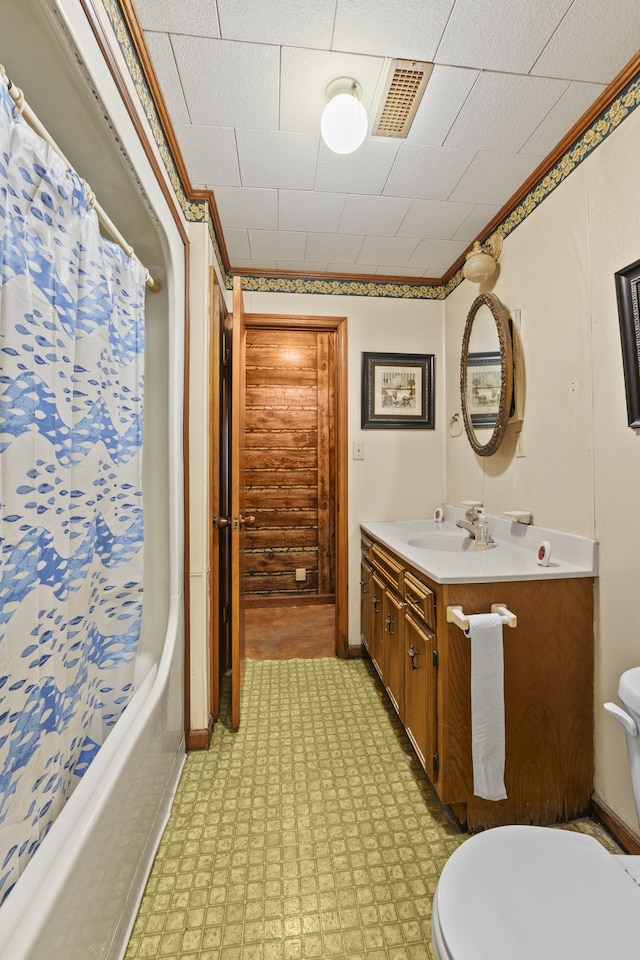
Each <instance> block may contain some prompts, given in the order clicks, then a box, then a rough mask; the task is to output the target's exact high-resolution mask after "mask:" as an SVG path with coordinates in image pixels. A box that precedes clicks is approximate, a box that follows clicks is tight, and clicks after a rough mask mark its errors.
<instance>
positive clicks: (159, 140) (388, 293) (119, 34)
mask: <svg viewBox="0 0 640 960" xmlns="http://www.w3.org/2000/svg"><path fill="white" fill-rule="evenodd" d="M103 4H104V7H105V10H106V12H107V15H108V17H109V21H110V23H111V26H112V29H113V31H114V34H115V37H116V40H117V42H118V45H119V47H120V50H121V52H122V55H123V57H124V59H125V61H126V64H127V68H128V70H129V73H130V74H131V77H132V80H133V83H134V86H135V88H136V92H137V94H138V97H139V98H140V102H141V104H142V109H143V110H144V113H145V116H146V118H147V120H148V122H149V124H150V126H151V130H152V133H153V137H154V139H155V142H156V146H157V148H158V150H159V152H160V156H161V158H162V162H163V163H164V166H165V168H166V171H167V174H168V176H169V180H170V182H171V185H172V187H173V189H174V191H175V194H176V197H177V199H178V203H179V204H180V207H181V209H182V212H183V214H184V216H185V218H186V219H187V220H189V221H191V222H195V223H202V222H206V224H207V227H208V230H209V235H210V237H211V243H212V244H213V248H214V252H215V256H216V259H217V262H218V265H219V267H220V272H221V274H222V276H223V277H224V278H225V286H226V287H227V288H228V289H231V287H232V285H233V277H232V275H231V274H230V273H228V272H227V270H226V269H225V267H224V264H223V258H222V253H221V250H220V245H219V243H218V238H217V236H216V233H215V229H214V225H213V221H212V218H211V214H210V211H209V206H208V204H207V202H206V201H204V200H191V199H190V198H189V197H188V196H187V194H186V192H185V190H184V186H183V184H182V181H181V179H180V176H179V175H178V171H177V168H176V164H175V160H174V158H173V154H172V153H171V150H170V149H169V145H168V143H167V140H166V137H165V135H164V131H163V129H162V125H161V123H160V119H159V116H158V112H157V110H156V106H155V103H154V101H153V97H152V96H151V92H150V90H149V87H148V85H147V82H146V79H145V76H144V72H143V70H142V67H141V64H140V61H139V59H138V55H137V52H136V49H135V46H134V44H133V41H132V39H131V36H130V34H129V30H128V28H127V24H126V20H125V18H124V15H123V13H122V9H121V7H120V4H119V2H118V0H103ZM638 106H640V74H638V75H636V76H635V77H634V78H633V80H631V81H630V82H629V83H628V84H627V86H626V87H625V89H624V90H623V91H622V92H621V93H620V95H619V96H618V97H617V98H616V99H615V100H614V101H613V103H611V104H610V105H609V106H608V107H607V108H606V109H605V110H604V111H603V112H602V113H601V114H600V116H599V117H597V119H596V120H594V122H593V123H592V124H591V126H590V127H589V128H588V130H586V131H585V132H584V133H583V134H582V136H581V137H580V138H579V139H578V140H577V141H576V142H575V143H574V144H573V145H572V146H571V147H570V148H569V149H568V150H567V152H566V153H565V154H564V155H563V156H562V157H561V158H560V160H558V162H557V163H556V164H555V165H554V166H553V167H552V168H551V169H550V170H549V171H548V172H547V173H546V174H545V175H544V176H543V177H542V178H541V179H540V180H539V181H538V183H537V184H536V185H535V186H534V187H533V188H532V190H530V191H529V193H528V194H527V196H526V197H524V199H523V200H521V202H520V203H519V204H518V205H517V206H516V207H515V208H514V209H513V210H512V211H511V212H510V213H509V214H508V215H507V216H506V217H505V219H504V220H503V221H502V223H501V224H499V225H498V227H497V228H496V230H497V232H498V233H501V234H502V236H503V237H507V236H508V235H509V234H510V233H511V232H512V231H513V230H515V228H516V227H517V226H518V225H519V224H520V223H522V221H523V220H525V219H526V218H527V217H528V216H529V214H531V213H533V211H534V210H535V209H536V207H538V206H539V205H540V204H541V203H542V201H543V200H545V199H546V198H547V197H548V196H549V194H550V193H552V192H553V190H555V189H556V187H558V186H559V185H560V184H561V183H562V182H563V180H565V179H566V178H567V177H568V176H569V174H571V173H573V171H574V170H575V169H576V167H578V166H579V165H580V164H581V163H582V161H583V160H585V159H586V158H587V157H588V156H589V154H590V153H592V152H593V151H594V150H595V149H596V148H597V147H599V146H600V144H601V143H602V142H603V141H604V140H605V139H606V138H607V137H608V136H609V134H611V133H612V132H613V131H614V130H615V129H616V128H617V127H619V126H620V124H621V123H622V122H623V120H625V119H626V118H627V117H628V116H629V114H630V113H632V112H633V111H634V110H635V109H636V107H638ZM462 279H463V277H462V270H461V269H460V270H457V271H456V273H455V274H453V276H452V277H450V279H449V280H448V281H447V282H446V283H444V284H434V283H427V282H425V283H419V284H416V283H401V282H398V283H390V282H388V281H380V282H379V283H378V282H376V281H369V280H353V279H349V278H345V279H344V280H340V279H337V278H330V277H279V276H270V275H269V273H268V272H265V273H264V274H255V275H243V277H242V286H243V289H245V290H248V291H262V292H267V293H322V294H331V295H341V296H351V297H392V298H396V299H412V300H445V299H446V298H447V297H448V296H449V294H450V293H451V292H452V291H453V290H455V288H456V287H457V286H458V284H459V283H461V282H462Z"/></svg>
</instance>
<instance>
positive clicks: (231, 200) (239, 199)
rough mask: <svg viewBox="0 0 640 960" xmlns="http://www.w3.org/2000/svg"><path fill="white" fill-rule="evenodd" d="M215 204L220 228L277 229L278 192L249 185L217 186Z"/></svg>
mask: <svg viewBox="0 0 640 960" xmlns="http://www.w3.org/2000/svg"><path fill="white" fill-rule="evenodd" d="M215 198H216V206H217V208H218V213H219V214H220V219H221V221H222V229H223V231H224V229H225V227H226V226H231V227H246V228H248V229H251V230H277V228H278V192H277V190H258V189H252V188H251V187H217V188H216V190H215Z"/></svg>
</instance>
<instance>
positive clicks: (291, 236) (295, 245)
mask: <svg viewBox="0 0 640 960" xmlns="http://www.w3.org/2000/svg"><path fill="white" fill-rule="evenodd" d="M306 243H307V235H306V233H298V232H296V231H293V230H249V246H250V247H251V257H252V259H253V260H258V261H259V262H262V261H263V260H266V259H267V258H268V257H275V258H276V260H304V251H305V247H306Z"/></svg>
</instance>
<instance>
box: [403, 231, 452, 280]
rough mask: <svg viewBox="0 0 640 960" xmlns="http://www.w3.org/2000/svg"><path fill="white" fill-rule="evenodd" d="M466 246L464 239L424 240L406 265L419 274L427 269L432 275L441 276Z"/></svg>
mask: <svg viewBox="0 0 640 960" xmlns="http://www.w3.org/2000/svg"><path fill="white" fill-rule="evenodd" d="M466 248H467V244H466V243H465V242H464V241H463V240H422V241H421V242H420V244H419V245H418V246H417V247H416V250H415V251H414V254H413V256H412V257H411V258H410V259H409V260H408V261H407V263H406V264H405V266H406V267H407V268H408V269H415V271H416V274H417V275H418V276H420V275H421V274H423V273H424V271H426V270H428V271H429V273H430V275H431V276H433V275H434V273H435V275H436V276H441V275H442V274H443V273H444V272H445V271H446V270H447V269H448V267H450V266H451V264H452V263H454V262H455V261H456V260H457V259H458V257H460V256H462V254H463V253H464V251H465V250H466Z"/></svg>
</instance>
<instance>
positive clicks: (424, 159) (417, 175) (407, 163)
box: [383, 141, 475, 200]
mask: <svg viewBox="0 0 640 960" xmlns="http://www.w3.org/2000/svg"><path fill="white" fill-rule="evenodd" d="M474 155H475V150H453V149H447V148H437V147H428V146H422V145H421V144H418V143H407V142H406V141H405V142H404V143H403V144H402V146H401V147H400V149H399V151H398V156H397V158H396V162H395V163H394V165H393V167H392V169H391V173H390V174H389V177H388V179H387V182H386V185H385V187H384V191H383V192H384V194H385V196H391V197H413V198H414V199H418V200H446V199H447V198H448V197H449V194H450V193H451V191H452V190H453V188H454V187H455V185H456V184H457V183H458V181H459V180H460V178H461V177H462V175H463V174H464V172H465V170H466V169H467V167H468V166H469V164H470V163H471V161H472V160H473V157H474Z"/></svg>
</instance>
